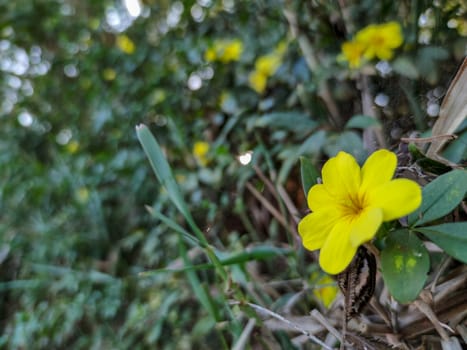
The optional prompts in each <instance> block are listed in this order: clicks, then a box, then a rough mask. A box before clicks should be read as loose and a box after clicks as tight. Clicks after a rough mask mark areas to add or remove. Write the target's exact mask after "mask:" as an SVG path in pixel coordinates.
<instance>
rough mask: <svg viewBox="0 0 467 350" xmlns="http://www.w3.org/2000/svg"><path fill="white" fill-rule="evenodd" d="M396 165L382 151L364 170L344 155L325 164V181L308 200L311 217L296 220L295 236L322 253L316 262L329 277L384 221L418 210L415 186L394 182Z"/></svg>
mask: <svg viewBox="0 0 467 350" xmlns="http://www.w3.org/2000/svg"><path fill="white" fill-rule="evenodd" d="M396 166H397V157H396V155H395V154H394V153H392V152H390V151H388V150H384V149H383V150H379V151H376V152H374V153H373V154H372V155H371V156H370V157H368V159H367V160H366V162H365V164H364V165H363V167H362V168H360V166H359V165H358V163H357V161H356V160H355V158H354V157H352V156H351V155H350V154H348V153H345V152H339V153H338V154H337V156H335V157H333V158H330V159H329V160H328V161H327V162H326V163H325V164H324V166H323V169H322V179H323V183H322V184H317V185H314V186H313V187H312V188H311V189H310V191H309V192H308V196H307V201H308V206H309V208H310V209H311V210H312V213H311V214H308V215H307V216H305V217H304V218H303V219H302V220H301V221H300V222H299V224H298V232H299V234H300V236H301V237H302V242H303V245H304V246H305V248H307V249H308V250H316V249H321V252H320V256H319V264H320V266H321V268H322V269H323V270H324V271H326V272H327V273H329V274H338V273H340V272H342V271H344V270H345V268H346V267H347V266H348V265H349V264H350V262H351V261H352V258H353V257H354V256H355V253H356V252H357V249H358V247H359V246H360V245H362V244H364V243H365V242H368V241H370V240H371V239H373V237H374V236H375V235H376V232H377V231H378V229H379V227H380V226H381V224H382V223H383V222H386V221H392V220H394V219H397V218H400V217H403V216H405V215H408V214H410V213H411V212H413V211H414V210H415V209H417V208H418V207H419V206H420V204H421V201H422V194H421V189H420V186H419V185H418V184H417V183H416V182H414V181H412V180H408V179H395V180H392V177H393V176H394V172H395V170H396Z"/></svg>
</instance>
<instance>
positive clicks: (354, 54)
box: [338, 41, 365, 68]
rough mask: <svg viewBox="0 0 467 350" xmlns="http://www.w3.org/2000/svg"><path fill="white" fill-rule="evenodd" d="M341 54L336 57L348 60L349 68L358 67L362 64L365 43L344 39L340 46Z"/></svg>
mask: <svg viewBox="0 0 467 350" xmlns="http://www.w3.org/2000/svg"><path fill="white" fill-rule="evenodd" d="M341 50H342V55H341V56H339V58H338V59H340V60H345V61H348V62H349V66H350V68H358V67H360V66H361V65H362V58H363V52H364V51H365V45H364V44H363V43H361V42H358V41H346V42H345V43H343V44H342V46H341Z"/></svg>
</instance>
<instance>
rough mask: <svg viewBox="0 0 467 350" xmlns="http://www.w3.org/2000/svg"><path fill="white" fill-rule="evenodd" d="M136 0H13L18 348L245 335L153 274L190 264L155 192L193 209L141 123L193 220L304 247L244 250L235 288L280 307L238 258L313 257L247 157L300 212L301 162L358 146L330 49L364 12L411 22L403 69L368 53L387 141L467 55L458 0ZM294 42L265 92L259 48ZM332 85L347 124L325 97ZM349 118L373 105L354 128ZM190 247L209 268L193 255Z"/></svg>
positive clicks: (352, 88)
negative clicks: (259, 85) (345, 0)
mask: <svg viewBox="0 0 467 350" xmlns="http://www.w3.org/2000/svg"><path fill="white" fill-rule="evenodd" d="M125 3H126V2H120V1H118V0H115V1H110V0H105V1H78V0H38V1H31V0H17V1H0V13H1V14H0V71H1V74H0V94H1V99H0V105H1V107H0V118H1V122H2V127H1V129H0V174H1V177H0V179H1V182H0V185H1V187H0V189H1V191H0V195H1V196H0V205H1V209H2V210H1V212H0V213H1V214H0V218H1V219H0V263H1V265H0V269H1V283H0V293H1V302H0V308H1V309H0V312H1V315H2V318H1V328H2V334H3V335H2V336H1V337H0V344H1V346H3V347H5V348H12V349H19V348H22V349H25V348H27V349H34V348H74V349H105V348H107V349H110V348H114V349H126V348H154V347H157V348H159V349H189V348H196V347H203V348H220V347H225V348H228V347H230V345H231V344H232V343H234V342H235V341H236V339H238V336H239V334H240V330H241V329H240V328H239V327H238V323H236V321H235V317H234V316H233V315H232V314H229V312H230V311H232V310H231V309H230V308H225V307H222V305H221V306H219V301H222V302H225V300H226V298H225V296H224V297H219V299H218V300H216V301H215V303H216V304H215V305H216V307H219V318H220V319H221V320H225V321H226V323H225V324H224V323H222V322H219V323H217V324H214V321H213V319H212V318H210V317H209V315H208V314H207V313H206V311H205V310H204V309H203V308H202V307H201V306H200V304H199V302H198V300H197V299H196V298H195V297H194V295H193V293H192V291H191V289H190V284H189V283H188V280H187V279H186V278H185V274H184V273H183V272H181V270H180V272H175V273H165V272H164V273H155V274H152V275H140V273H141V272H144V271H151V270H158V269H164V268H166V267H173V268H174V269H177V268H180V267H181V266H183V263H182V262H181V261H180V256H181V245H180V241H179V236H178V234H177V232H176V231H175V230H174V229H173V228H170V227H169V226H168V225H166V224H164V223H162V222H161V221H160V220H155V219H154V218H153V217H151V215H150V214H149V213H148V211H147V210H146V209H145V205H148V206H150V207H151V208H152V210H154V211H157V212H159V213H163V214H164V215H165V216H166V217H170V218H175V219H176V220H178V219H180V220H179V222H180V224H181V225H183V220H181V217H180V216H179V214H178V213H177V212H176V210H175V208H174V207H173V206H172V204H171V203H170V201H169V197H168V194H167V192H165V191H160V190H159V187H158V184H157V182H156V181H155V178H154V176H153V174H152V172H151V169H150V167H149V165H148V163H147V160H146V158H145V155H144V153H143V151H142V149H141V148H140V145H139V143H138V141H137V138H136V134H135V126H136V125H137V124H139V123H145V124H146V125H149V127H150V128H151V130H152V131H153V133H154V134H155V135H156V137H157V139H158V141H159V143H160V144H161V145H162V147H163V150H164V152H165V154H166V157H167V158H168V160H169V162H170V164H171V165H172V167H173V170H174V172H175V176H176V178H177V180H178V182H179V185H180V187H181V190H182V192H183V194H184V196H185V199H186V201H187V203H188V204H189V207H190V210H191V212H192V214H193V216H194V220H195V221H196V222H197V224H198V225H199V227H201V228H202V229H203V230H204V233H205V235H206V237H207V240H208V241H209V243H210V244H212V245H213V246H215V247H216V249H218V250H219V251H224V252H227V253H239V252H243V251H244V250H245V249H247V248H248V247H250V248H251V247H253V246H255V245H257V244H267V245H268V246H269V247H270V248H271V249H272V248H275V247H284V246H286V247H287V248H294V252H293V254H289V253H287V254H286V253H285V252H284V253H283V254H281V256H280V257H279V258H278V257H277V254H271V255H268V256H266V258H265V257H264V256H262V255H260V256H259V258H258V256H253V257H248V258H245V259H243V260H242V259H241V260H240V263H238V264H237V263H236V264H233V265H232V266H231V267H230V270H229V273H230V274H231V275H232V276H233V277H232V278H233V281H232V282H233V284H234V285H235V287H230V288H232V289H233V290H234V291H236V293H240V294H245V295H248V298H251V299H252V300H255V301H256V302H259V301H262V302H264V303H266V304H269V305H272V308H274V307H275V306H274V305H277V307H280V305H281V303H282V304H283V303H285V301H284V300H285V299H284V300H281V299H278V300H273V298H272V296H271V295H269V294H268V293H267V292H265V291H264V290H262V289H261V288H259V285H256V284H255V283H259V282H258V281H257V280H256V279H255V276H254V275H252V274H251V271H250V270H249V269H247V268H246V263H245V262H246V261H247V260H252V259H253V260H254V259H256V258H258V262H259V261H260V260H262V259H263V258H264V259H265V260H264V261H265V262H264V263H262V265H261V269H262V273H263V274H264V275H265V276H267V277H266V280H270V281H273V280H277V281H282V280H288V279H293V278H302V279H303V280H305V281H307V280H308V277H309V274H310V273H311V272H312V271H313V269H314V270H316V266H315V265H310V266H307V265H306V264H303V259H305V258H304V255H303V251H302V250H301V248H300V249H299V248H296V249H295V247H298V246H299V245H298V244H297V242H296V239H295V236H294V235H293V232H292V231H293V230H292V229H288V228H286V227H284V226H283V225H281V223H280V222H279V221H278V220H277V217H274V216H273V215H271V213H270V212H269V211H267V210H265V209H264V208H263V205H261V203H259V202H258V200H257V199H255V197H254V196H253V194H252V193H253V192H252V191H251V190H248V187H247V186H246V185H245V184H247V183H251V184H253V188H256V189H257V190H258V191H260V192H261V193H262V194H263V196H264V198H266V199H267V200H269V201H270V202H272V203H274V205H276V206H277V208H278V210H279V212H280V213H281V214H282V215H283V217H284V218H285V220H286V222H289V223H291V222H292V223H293V220H294V217H293V216H292V215H291V214H290V213H288V212H287V210H286V209H285V206H284V203H283V202H282V201H281V200H279V201H277V199H276V198H274V196H273V193H272V192H271V191H269V190H267V188H266V187H265V182H264V179H261V178H258V176H257V174H258V172H257V171H256V172H255V170H254V167H252V166H251V164H253V165H254V166H255V167H257V168H259V169H260V172H261V173H263V174H266V176H267V177H268V178H271V179H272V183H274V184H275V185H277V186H280V187H283V188H286V189H287V191H288V193H289V195H290V197H291V198H292V199H293V201H294V202H295V203H296V204H297V205H298V206H299V208H300V209H303V208H305V205H304V200H303V195H302V194H301V193H302V189H301V185H300V176H299V173H298V166H297V164H298V160H299V157H300V156H302V155H307V156H309V157H310V156H311V158H312V159H313V160H314V161H315V163H316V164H321V162H322V160H323V159H325V158H326V157H328V156H332V155H334V154H335V153H336V152H337V151H338V150H342V149H343V150H347V151H349V152H351V153H353V154H354V155H355V156H356V157H358V158H359V159H363V158H365V156H366V154H367V152H368V149H365V147H364V143H363V141H362V136H361V135H362V133H361V129H365V128H366V127H369V126H372V125H367V124H365V123H366V119H365V116H362V110H361V107H360V106H359V103H358V102H356V101H359V100H360V91H359V90H358V88H360V87H359V86H358V84H357V83H356V82H355V80H353V78H354V77H355V76H354V74H355V73H354V72H350V71H349V69H348V67H346V66H345V65H343V64H341V63H339V62H337V60H336V57H337V55H338V54H339V53H340V45H341V43H342V42H343V41H345V40H346V39H348V38H349V37H350V35H351V34H352V31H353V32H355V31H356V30H357V29H359V28H362V27H364V26H365V25H367V24H369V23H370V22H368V21H369V20H371V21H378V22H384V21H388V20H397V21H400V23H401V25H402V27H403V30H404V34H405V44H404V47H403V48H401V49H400V51H399V52H398V55H397V58H396V61H394V65H393V66H391V65H390V64H388V63H381V62H380V63H379V66H378V65H377V66H376V69H375V68H374V66H372V68H370V67H368V69H369V75H370V76H371V84H370V88H371V90H372V91H373V92H374V95H375V96H376V99H375V101H376V104H377V105H378V99H377V98H378V96H380V98H383V100H384V101H386V98H387V100H388V102H386V103H383V102H384V101H383V102H381V103H380V104H379V107H378V110H379V113H381V123H382V126H381V127H382V130H383V131H384V135H385V139H386V142H387V144H388V145H395V144H397V143H398V140H399V138H400V136H402V135H406V134H408V133H409V132H410V131H412V130H418V131H420V132H423V131H426V130H428V129H429V127H430V125H431V124H432V119H430V118H426V110H427V108H428V107H429V106H430V105H438V106H439V103H440V99H441V97H442V95H443V93H444V91H445V87H446V86H447V84H448V81H449V78H450V76H452V73H453V72H455V70H456V68H457V63H458V62H459V61H460V59H461V57H462V56H463V55H464V54H465V45H466V36H465V35H466V33H465V30H466V29H465V26H466V24H465V19H463V17H462V16H463V15H465V5H463V4H462V1H446V2H444V1H442V2H431V1H423V0H416V1H379V2H376V3H374V2H373V1H361V2H350V4H349V6H348V8H346V9H341V8H339V6H338V4H337V3H338V2H335V1H332V2H322V1H279V0H277V1H275V0H268V1H230V0H223V1H220V0H217V1H215V0H212V1H211V0H198V1H191V0H190V1H188V0H183V1H169V0H165V1H164V0H162V1H161V0H144V1H141V2H138V1H128V2H127V3H133V4H135V3H136V4H139V5H140V6H141V8H140V12H139V13H138V14H137V16H134V17H133V16H132V15H131V14H130V11H129V10H130V7H128V6H125ZM463 6H464V7H463ZM133 10H135V9H134V8H133ZM284 10H286V11H288V13H289V14H290V13H293V14H294V15H295V19H296V20H297V23H296V24H297V28H298V29H299V35H304V36H305V37H306V38H307V39H308V40H309V42H310V43H311V44H312V47H313V49H314V50H315V52H316V56H317V57H318V59H319V61H320V65H319V67H318V68H317V69H316V70H314V71H310V69H309V66H308V65H307V61H306V59H305V57H304V55H303V52H302V51H301V47H300V45H299V43H298V41H297V40H296V37H294V35H293V33H292V30H291V26H290V23H289V21H288V17H286V16H285V15H284ZM462 11H463V12H462ZM343 16H344V17H345V18H344V17H343ZM462 21H464V22H462ZM447 24H449V25H447ZM345 25H347V30H348V31H349V33H347V32H346V29H345ZM224 39H229V40H231V39H238V40H240V41H241V42H242V43H243V50H242V54H241V56H240V57H239V59H238V60H235V61H229V62H220V61H213V62H207V61H206V60H205V56H204V55H205V51H206V50H207V49H208V48H209V47H211V46H212V45H213V43H214V42H215V40H224ZM281 42H286V43H287V49H286V51H285V53H284V55H283V57H282V62H281V65H280V67H279V68H278V70H277V71H276V72H275V73H274V74H273V75H272V76H270V77H268V80H267V87H266V89H265V91H264V92H263V93H261V94H259V93H258V92H256V91H255V90H253V89H252V88H251V87H250V86H249V82H248V76H249V74H250V73H251V72H252V71H253V70H254V69H255V60H256V59H257V58H258V57H260V56H261V55H266V54H268V53H270V52H271V51H273V50H274V48H276V47H277V45H278V44H279V43H281ZM388 67H389V68H388ZM323 82H326V83H327V84H328V86H329V91H330V93H331V95H332V99H333V100H334V101H335V102H336V105H337V106H338V111H339V115H340V118H341V122H342V124H341V126H339V125H336V123H333V122H332V119H330V118H329V113H328V111H327V106H326V104H325V103H323V101H322V99H321V98H319V91H320V87H321V86H322V84H323ZM435 107H436V106H435ZM433 108H434V107H433ZM353 116H361V117H360V118H357V119H353V123H352V124H348V127H347V128H346V129H344V128H343V125H344V123H345V122H347V121H348V120H349V119H350V118H351V117H353ZM198 141H204V142H208V143H209V144H210V149H209V152H208V154H207V155H206V157H207V163H206V165H203V164H200V162H197V159H196V156H195V155H193V153H192V148H193V145H194V144H195V143H196V142H198ZM248 151H250V152H252V153H251V154H252V156H253V160H252V163H251V164H250V166H242V165H241V164H240V163H239V162H238V161H237V156H239V155H241V154H246V152H248ZM290 227H293V224H291V225H290ZM190 254H191V255H190ZM188 256H189V258H190V259H191V260H192V261H193V263H203V262H205V257H204V256H203V255H199V254H196V251H192V250H190V251H189V252H188ZM268 259H269V260H268ZM271 259H272V260H271ZM278 266H279V267H278ZM196 277H197V278H198V280H199V281H201V282H200V283H201V285H202V288H204V289H206V290H211V294H212V295H219V294H222V293H223V291H222V288H225V287H226V286H224V285H223V284H222V283H220V282H219V278H218V276H215V275H214V273H213V272H212V271H211V270H209V269H202V270H199V271H196ZM252 286H253V287H252ZM216 290H217V291H218V293H215V291H216ZM286 290H287V291H289V292H291V290H289V289H286ZM286 296H287V293H284V296H283V297H284V298H286ZM315 302H317V301H316V300H315ZM229 310H230V311H229ZM234 312H238V310H237V311H235V310H234ZM304 312H306V311H304ZM276 337H277V339H278V340H277V341H278V343H280V344H283V346H284V348H287V346H289V347H290V346H291V345H290V344H289V345H284V344H287V343H288V340H284V339H285V338H283V336H282V335H281V334H278V335H276Z"/></svg>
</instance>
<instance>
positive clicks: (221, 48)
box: [204, 39, 243, 63]
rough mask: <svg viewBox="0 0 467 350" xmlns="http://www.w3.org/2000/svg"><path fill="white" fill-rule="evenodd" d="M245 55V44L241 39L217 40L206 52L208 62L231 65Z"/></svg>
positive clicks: (205, 57)
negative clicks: (230, 63)
mask: <svg viewBox="0 0 467 350" xmlns="http://www.w3.org/2000/svg"><path fill="white" fill-rule="evenodd" d="M242 53H243V43H242V42H241V41H240V40H239V39H233V40H216V41H214V43H213V45H212V46H211V47H209V48H208V49H207V50H206V51H205V52H204V59H205V60H206V61H207V62H214V61H220V62H222V63H229V62H232V61H238V60H239V59H240V57H241V56H242Z"/></svg>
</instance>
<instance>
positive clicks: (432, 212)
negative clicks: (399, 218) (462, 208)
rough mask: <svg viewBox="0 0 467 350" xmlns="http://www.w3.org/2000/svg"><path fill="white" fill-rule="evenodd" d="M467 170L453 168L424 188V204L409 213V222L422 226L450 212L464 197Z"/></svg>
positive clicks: (466, 186) (466, 188)
mask: <svg viewBox="0 0 467 350" xmlns="http://www.w3.org/2000/svg"><path fill="white" fill-rule="evenodd" d="M466 190H467V171H466V170H460V169H456V170H452V171H450V172H449V173H446V174H443V175H441V176H439V177H438V178H436V179H435V180H433V181H432V182H430V183H429V184H428V185H426V186H425V187H424V188H423V192H422V196H423V200H422V205H421V206H420V208H419V209H418V210H416V211H415V212H414V213H412V214H410V215H409V224H410V225H415V226H420V225H422V224H424V223H426V222H430V221H433V220H436V219H439V218H441V217H443V216H445V215H447V214H449V213H450V212H451V211H452V210H453V209H454V208H455V207H457V206H458V205H459V203H460V202H461V201H462V199H464V196H465V193H466Z"/></svg>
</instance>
